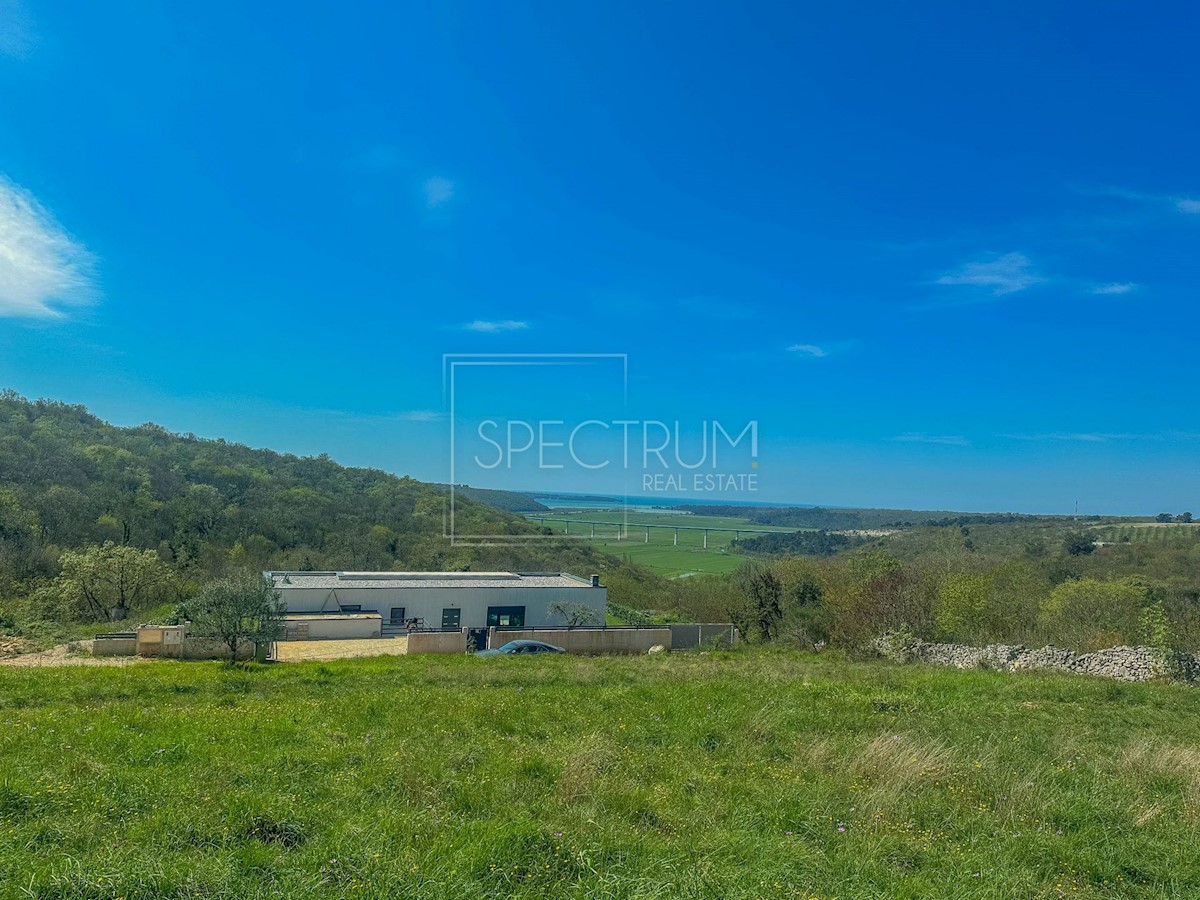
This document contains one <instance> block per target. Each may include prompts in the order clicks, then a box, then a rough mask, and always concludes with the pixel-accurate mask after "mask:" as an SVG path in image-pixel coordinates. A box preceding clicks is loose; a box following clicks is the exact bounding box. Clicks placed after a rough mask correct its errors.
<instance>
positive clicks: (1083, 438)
mask: <svg viewBox="0 0 1200 900" xmlns="http://www.w3.org/2000/svg"><path fill="white" fill-rule="evenodd" d="M999 436H1000V437H1002V438H1008V439H1009V440H1013V441H1038V442H1040V441H1074V442H1078V443H1084V444H1105V443H1108V442H1109V441H1129V440H1137V439H1138V438H1140V437H1144V436H1143V435H1136V434H1111V433H1107V432H1100V431H1082V432H1077V431H1054V432H1050V433H1049V434H1001V435H999Z"/></svg>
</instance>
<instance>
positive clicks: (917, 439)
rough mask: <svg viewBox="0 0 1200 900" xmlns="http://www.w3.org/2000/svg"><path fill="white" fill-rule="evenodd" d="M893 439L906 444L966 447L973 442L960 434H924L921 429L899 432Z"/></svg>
mask: <svg viewBox="0 0 1200 900" xmlns="http://www.w3.org/2000/svg"><path fill="white" fill-rule="evenodd" d="M892 440H893V441H900V442H901V443H904V444H945V445H947V446H950V447H966V446H968V445H969V444H970V443H971V442H970V441H968V440H967V439H966V438H965V437H963V436H962V435H960V434H924V433H922V432H919V431H909V432H905V433H904V434H898V435H896V436H895V437H894V438H892Z"/></svg>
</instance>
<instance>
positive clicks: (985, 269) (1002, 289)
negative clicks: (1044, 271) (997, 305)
mask: <svg viewBox="0 0 1200 900" xmlns="http://www.w3.org/2000/svg"><path fill="white" fill-rule="evenodd" d="M1045 280H1046V279H1045V278H1043V277H1042V276H1041V275H1038V274H1037V273H1036V272H1035V271H1033V265H1032V263H1030V261H1029V257H1027V256H1026V255H1025V254H1024V253H1005V254H1003V255H1002V256H993V257H991V258H990V259H985V260H976V261H973V262H969V263H966V264H964V265H962V266H960V267H959V268H957V269H955V270H954V271H952V272H947V273H946V274H945V275H942V276H941V277H940V278H938V279H937V281H936V282H935V283H936V284H941V285H947V286H950V287H970V288H977V289H979V290H981V291H986V292H987V293H988V294H990V295H991V296H993V297H1002V296H1004V295H1005V294H1015V293H1017V292H1018V291H1023V290H1026V289H1028V288H1031V287H1033V286H1034V285H1038V284H1041V283H1043V282H1044V281H1045Z"/></svg>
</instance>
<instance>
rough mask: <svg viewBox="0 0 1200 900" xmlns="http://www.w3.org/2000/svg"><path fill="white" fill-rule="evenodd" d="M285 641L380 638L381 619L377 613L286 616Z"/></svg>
mask: <svg viewBox="0 0 1200 900" xmlns="http://www.w3.org/2000/svg"><path fill="white" fill-rule="evenodd" d="M284 621H285V623H286V624H287V634H286V636H285V637H284V640H287V641H330V640H347V639H350V638H377V637H381V636H382V626H383V619H382V618H380V616H379V615H378V613H372V614H366V613H360V614H349V615H328V616H286V617H285V619H284Z"/></svg>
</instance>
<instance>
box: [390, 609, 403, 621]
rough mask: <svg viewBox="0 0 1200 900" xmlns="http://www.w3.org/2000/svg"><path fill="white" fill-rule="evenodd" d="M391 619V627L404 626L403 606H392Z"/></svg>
mask: <svg viewBox="0 0 1200 900" xmlns="http://www.w3.org/2000/svg"><path fill="white" fill-rule="evenodd" d="M391 618H392V624H393V625H403V624H404V607H403V606H393V607H392V617H391Z"/></svg>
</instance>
